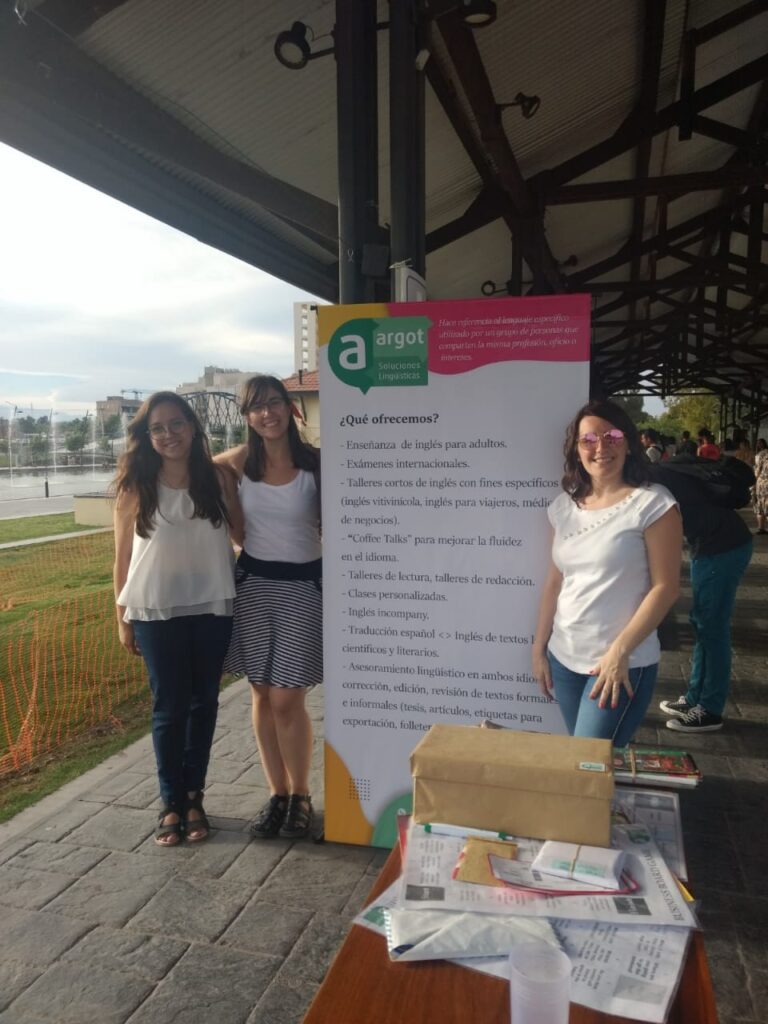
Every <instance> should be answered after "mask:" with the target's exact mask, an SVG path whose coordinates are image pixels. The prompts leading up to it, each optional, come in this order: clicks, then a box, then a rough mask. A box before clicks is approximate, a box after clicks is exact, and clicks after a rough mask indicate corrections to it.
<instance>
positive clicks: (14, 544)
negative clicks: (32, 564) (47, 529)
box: [0, 526, 112, 551]
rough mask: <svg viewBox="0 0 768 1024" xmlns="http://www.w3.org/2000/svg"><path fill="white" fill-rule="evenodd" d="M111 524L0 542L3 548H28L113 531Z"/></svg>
mask: <svg viewBox="0 0 768 1024" xmlns="http://www.w3.org/2000/svg"><path fill="white" fill-rule="evenodd" d="M111 532H112V527H111V526H95V527H93V528H89V529H87V530H73V531H72V532H71V533H54V534H51V535H50V536H49V537H32V538H30V539H29V540H9V541H7V542H6V543H3V544H0V551H2V550H3V548H28V547H30V546H31V545H33V544H49V543H50V542H51V541H52V540H70V539H71V538H72V537H88V536H89V535H90V534H92V533H111Z"/></svg>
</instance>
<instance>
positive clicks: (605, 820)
mask: <svg viewBox="0 0 768 1024" xmlns="http://www.w3.org/2000/svg"><path fill="white" fill-rule="evenodd" d="M611 754H612V744H611V741H610V740H592V739H581V738H574V737H571V736H549V735H547V734H545V733H530V732H514V731H512V730H509V729H503V730H496V729H477V728H473V727H472V726H464V725H433V726H432V728H431V729H430V730H429V732H428V733H427V734H426V736H425V737H424V738H423V739H422V740H421V742H420V743H419V744H418V745H417V746H416V748H415V749H414V751H413V753H412V754H411V774H412V775H413V816H414V820H415V821H417V822H419V823H421V824H424V823H426V822H437V821H439V822H445V823H448V824H451V825H467V826H471V827H473V828H484V829H490V830H492V831H494V832H509V833H511V834H513V835H519V836H529V837H533V838H536V839H559V840H562V841H563V842H567V843H584V844H587V845H590V846H610V843H611V800H612V798H613V767H612V756H611Z"/></svg>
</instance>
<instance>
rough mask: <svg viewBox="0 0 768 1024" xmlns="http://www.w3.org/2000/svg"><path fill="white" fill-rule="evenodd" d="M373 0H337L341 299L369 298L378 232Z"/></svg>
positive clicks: (349, 300) (336, 43)
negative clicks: (369, 247)
mask: <svg viewBox="0 0 768 1024" xmlns="http://www.w3.org/2000/svg"><path fill="white" fill-rule="evenodd" d="M376 45H377V44H376V0H336V27H335V30H334V49H335V53H336V97H337V98H336V110H337V131H338V162H339V167H338V179H339V301H340V302H342V303H344V302H368V301H371V300H372V299H373V298H374V297H375V294H374V280H373V276H368V275H367V274H366V272H365V270H366V268H364V265H363V260H364V256H365V255H366V243H375V242H376V241H377V240H378V235H379V176H378V171H379V166H378V163H379V161H378V117H377V70H376V64H377V61H376Z"/></svg>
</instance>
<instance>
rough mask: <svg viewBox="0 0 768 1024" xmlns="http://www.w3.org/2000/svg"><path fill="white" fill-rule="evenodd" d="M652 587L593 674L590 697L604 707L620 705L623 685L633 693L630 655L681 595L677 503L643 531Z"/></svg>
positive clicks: (680, 528)
mask: <svg viewBox="0 0 768 1024" xmlns="http://www.w3.org/2000/svg"><path fill="white" fill-rule="evenodd" d="M643 539H644V541H645V550H646V554H647V557H648V571H649V573H650V577H651V587H650V590H649V591H648V593H647V594H646V595H645V597H644V598H643V600H642V601H641V602H640V605H639V607H638V609H637V611H636V612H635V614H634V615H633V616H632V618H631V619H630V620H629V622H628V623H627V624H626V626H625V627H624V629H622V631H621V633H619V635H618V636H617V637H616V639H615V640H614V641H613V643H612V644H611V646H610V647H609V648H608V650H607V651H606V653H605V655H604V656H603V657H602V658H601V659H600V661H599V662H598V664H597V665H595V666H594V668H591V669H590V670H589V674H590V675H596V676H597V679H596V681H595V684H594V686H593V687H592V690H591V691H590V694H589V696H590V697H591V698H592V699H593V700H595V699H596V698H597V699H598V704H599V706H600V707H601V708H604V707H605V706H606V705H607V704H609V703H610V705H611V707H614V708H615V707H617V706H618V703H619V692H620V689H621V687H622V686H623V687H624V688H625V690H626V691H627V693H628V694H629V695H630V697H631V696H632V686H631V684H630V682H629V655H630V654H631V652H632V651H633V650H634V649H635V648H636V647H637V645H638V644H639V643H640V642H641V641H643V640H645V638H646V637H647V636H648V634H649V633H651V632H652V631H653V630H654V629H656V627H657V626H658V625H659V623H660V622H661V620H662V619H663V618H664V616H665V615H666V614H667V612H668V611H669V609H670V608H671V607H672V605H673V604H674V603H675V601H676V600H677V598H678V596H679V594H680V563H681V561H682V552H683V524H682V520H681V518H680V510H679V508H678V507H677V505H675V506H674V508H670V509H667V511H666V512H665V513H664V515H663V516H660V517H659V518H658V519H657V520H656V522H655V523H651V525H650V526H649V527H648V528H647V529H646V530H645V532H644V534H643Z"/></svg>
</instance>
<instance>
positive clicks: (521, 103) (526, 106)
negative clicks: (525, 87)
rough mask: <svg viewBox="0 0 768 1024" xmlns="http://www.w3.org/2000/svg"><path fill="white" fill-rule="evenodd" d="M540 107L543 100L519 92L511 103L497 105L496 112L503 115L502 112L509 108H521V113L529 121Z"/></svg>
mask: <svg viewBox="0 0 768 1024" xmlns="http://www.w3.org/2000/svg"><path fill="white" fill-rule="evenodd" d="M540 106H541V99H540V98H539V97H538V96H526V95H525V93H524V92H519V93H518V94H517V96H515V98H514V100H512V102H511V103H497V104H496V110H497V111H498V112H499V114H501V112H502V110H507V109H508V108H509V107H520V113H521V114H522V115H523V117H524V118H525V119H526V121H528V120H530V118H532V117H533V115H534V114H535V113H536V111H537V110H538V109H539V107H540Z"/></svg>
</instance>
